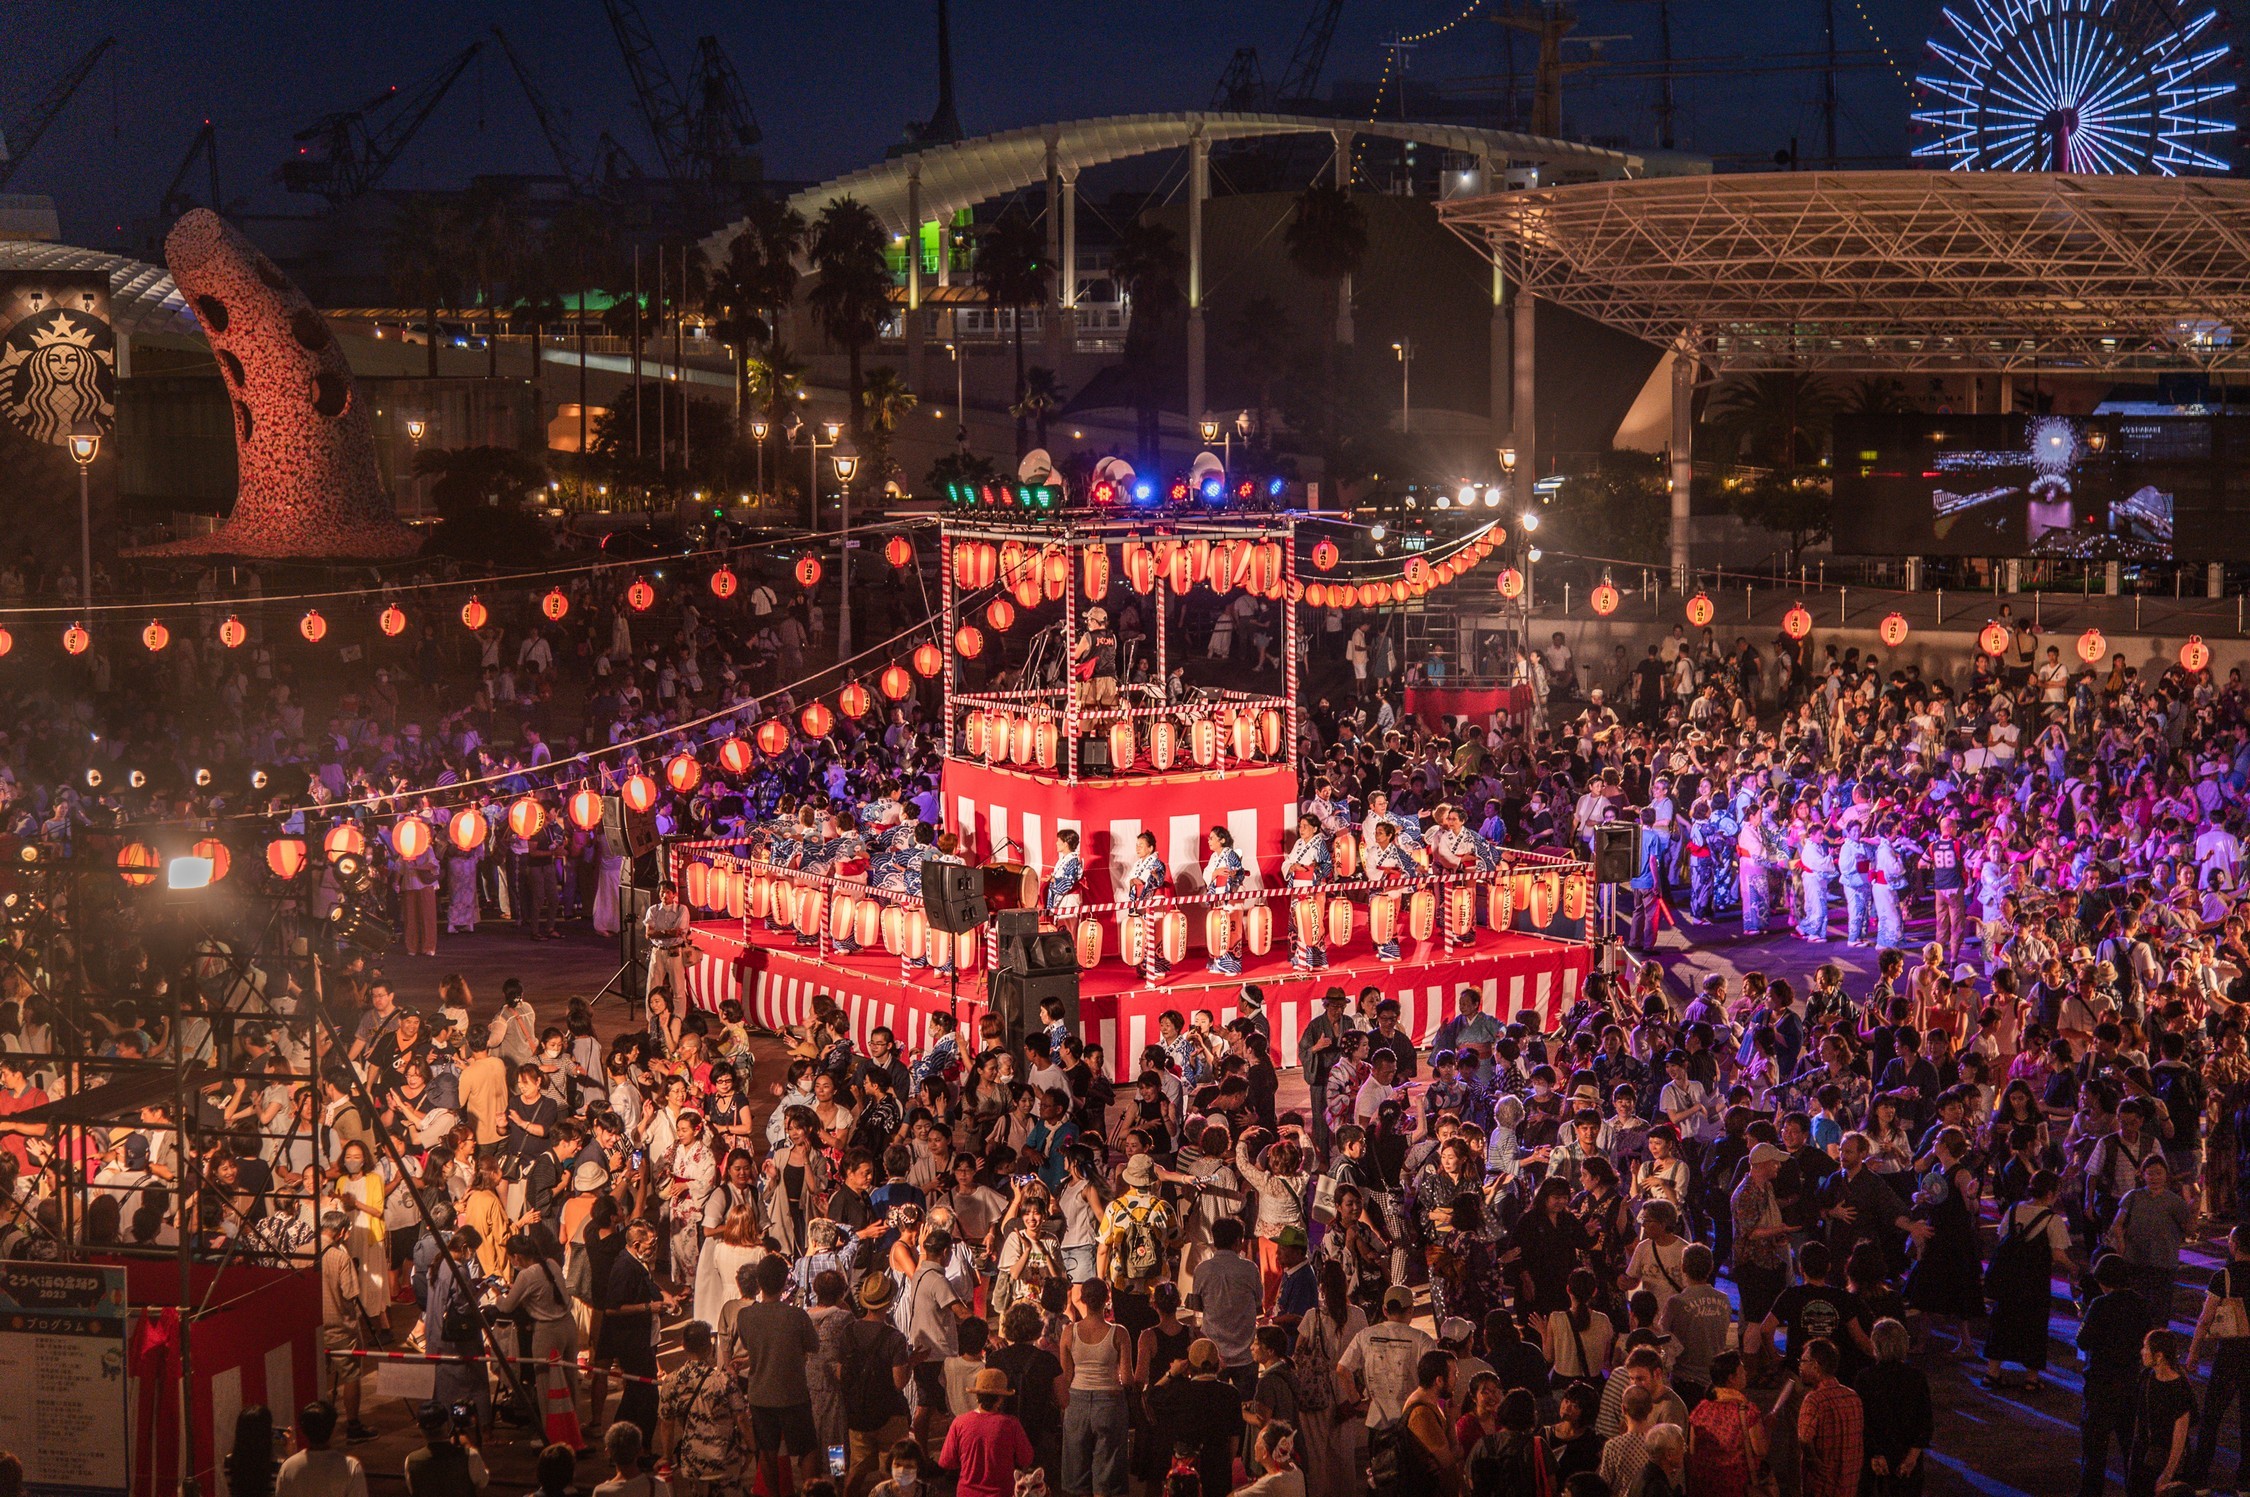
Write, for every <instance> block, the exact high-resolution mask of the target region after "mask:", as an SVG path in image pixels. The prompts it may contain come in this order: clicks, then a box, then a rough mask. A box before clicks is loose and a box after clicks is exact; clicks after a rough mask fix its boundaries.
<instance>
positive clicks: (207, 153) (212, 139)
mask: <svg viewBox="0 0 2250 1497" xmlns="http://www.w3.org/2000/svg"><path fill="white" fill-rule="evenodd" d="M199 160H200V161H201V162H202V163H203V164H204V166H205V167H206V168H207V169H208V170H209V171H210V174H211V201H210V207H211V211H212V212H214V213H217V212H221V211H224V210H223V207H222V204H221V201H220V198H219V128H218V126H216V125H214V124H212V123H211V122H210V121H209V120H205V121H204V122H203V128H202V129H200V130H198V131H196V132H195V139H194V140H192V141H190V142H189V143H188V148H187V154H186V155H185V156H182V157H181V158H180V169H179V170H178V171H176V172H174V173H172V180H171V181H170V182H168V183H166V184H165V187H164V196H163V197H161V198H159V199H157V207H156V214H157V217H158V218H159V219H161V220H162V221H164V222H166V223H169V222H171V221H172V220H173V219H175V218H178V217H179V216H180V215H181V214H183V213H185V212H187V211H188V210H189V209H190V208H194V207H197V206H200V205H199V204H198V203H197V202H196V200H195V194H193V193H191V192H189V191H188V190H187V184H188V174H189V173H191V172H193V171H194V170H195V163H196V162H197V161H199Z"/></svg>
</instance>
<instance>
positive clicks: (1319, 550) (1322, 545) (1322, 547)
mask: <svg viewBox="0 0 2250 1497" xmlns="http://www.w3.org/2000/svg"><path fill="white" fill-rule="evenodd" d="M1312 564H1313V565H1314V566H1316V567H1318V568H1319V569H1320V570H1321V571H1323V572H1328V571H1333V570H1335V567H1336V543H1335V542H1334V541H1328V540H1324V541H1320V542H1318V543H1317V544H1315V545H1314V547H1313V548H1312Z"/></svg>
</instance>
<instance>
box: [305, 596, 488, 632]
mask: <svg viewBox="0 0 2250 1497" xmlns="http://www.w3.org/2000/svg"><path fill="white" fill-rule="evenodd" d="M477 606H478V607H479V608H482V607H483V606H484V605H483V604H481V603H479V604H478V605H477ZM461 615H462V617H463V618H467V617H468V610H467V609H465V608H464V609H462V610H461ZM306 617H307V618H308V619H309V618H311V617H312V615H310V614H307V615H306ZM375 627H376V628H378V629H380V630H382V631H383V633H384V634H386V635H388V636H389V637H390V638H392V639H396V638H398V637H399V636H400V635H401V634H404V633H405V632H406V611H405V610H404V609H402V608H400V607H399V606H398V605H397V604H396V603H393V604H391V605H390V606H389V607H387V608H385V609H384V610H383V611H382V612H381V613H379V614H377V615H375ZM469 627H470V628H472V629H474V628H476V627H477V626H476V625H474V624H471V625H470V626H469ZM319 637H320V636H319V635H317V634H307V635H306V636H305V638H307V639H318V638H319Z"/></svg>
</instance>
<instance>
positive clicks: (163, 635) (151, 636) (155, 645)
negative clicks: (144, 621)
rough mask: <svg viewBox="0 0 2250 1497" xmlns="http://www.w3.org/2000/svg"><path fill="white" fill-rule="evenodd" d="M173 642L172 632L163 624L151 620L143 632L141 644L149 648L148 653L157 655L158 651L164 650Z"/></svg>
mask: <svg viewBox="0 0 2250 1497" xmlns="http://www.w3.org/2000/svg"><path fill="white" fill-rule="evenodd" d="M171 642H172V631H171V630H169V629H167V628H165V627H164V626H163V624H161V623H159V622H158V621H157V620H155V619H150V620H149V621H148V627H147V628H146V629H143V630H142V631H141V643H142V644H144V645H146V646H147V647H148V652H149V653H150V654H151V655H153V654H155V653H156V652H157V651H158V650H161V649H163V648H164V647H165V646H166V645H168V644H170V643H171Z"/></svg>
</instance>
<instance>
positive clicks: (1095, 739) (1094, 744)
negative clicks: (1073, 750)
mask: <svg viewBox="0 0 2250 1497" xmlns="http://www.w3.org/2000/svg"><path fill="white" fill-rule="evenodd" d="M1078 768H1079V770H1080V771H1081V772H1082V773H1085V774H1108V773H1109V772H1110V771H1111V770H1112V769H1113V768H1115V766H1114V765H1112V764H1111V763H1110V762H1109V735H1108V734H1107V733H1081V734H1080V735H1079V736H1078Z"/></svg>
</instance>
